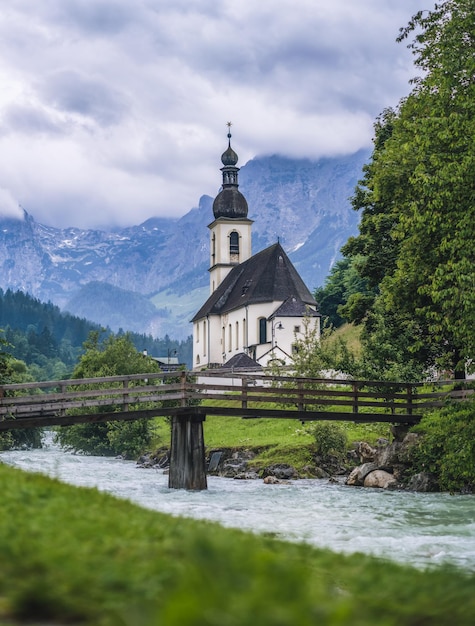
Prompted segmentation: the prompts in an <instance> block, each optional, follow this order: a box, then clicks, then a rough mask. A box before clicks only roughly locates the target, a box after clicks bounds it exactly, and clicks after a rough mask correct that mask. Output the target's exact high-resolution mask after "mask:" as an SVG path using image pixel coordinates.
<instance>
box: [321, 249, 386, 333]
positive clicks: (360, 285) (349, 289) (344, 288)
mask: <svg viewBox="0 0 475 626" xmlns="http://www.w3.org/2000/svg"><path fill="white" fill-rule="evenodd" d="M361 260H362V259H359V258H358V257H354V258H349V257H348V258H345V259H342V260H340V261H337V263H335V265H334V266H333V267H332V269H331V271H330V274H329V275H328V277H327V279H326V281H325V285H324V286H323V287H319V288H318V289H316V290H315V292H314V297H315V299H316V301H317V302H318V305H319V310H320V312H321V313H322V315H323V316H324V318H326V320H327V323H328V324H329V325H330V326H333V327H335V328H338V327H339V326H341V325H342V324H343V323H344V318H347V317H348V316H347V314H346V313H344V312H343V311H342V308H341V307H342V305H344V304H345V303H346V302H347V301H348V300H349V299H350V298H352V297H353V296H355V295H357V296H362V297H363V296H364V297H366V298H367V299H370V300H372V299H373V298H374V294H373V293H371V291H369V290H368V286H367V284H368V281H367V280H366V278H362V277H361V275H360V273H359V272H358V263H359V262H361ZM366 308H367V306H366ZM365 310H366V309H365Z"/></svg>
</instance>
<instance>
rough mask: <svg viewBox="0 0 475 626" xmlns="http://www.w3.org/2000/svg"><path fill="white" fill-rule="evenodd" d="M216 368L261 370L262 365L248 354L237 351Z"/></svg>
mask: <svg viewBox="0 0 475 626" xmlns="http://www.w3.org/2000/svg"><path fill="white" fill-rule="evenodd" d="M218 369H233V370H238V369H239V370H250V369H252V370H261V369H262V365H261V364H260V363H257V361H254V359H251V357H250V356H248V355H247V354H245V353H244V352H239V353H238V354H235V355H234V356H233V357H231V358H230V359H229V361H226V363H225V364H224V365H223V366H222V367H220V368H218Z"/></svg>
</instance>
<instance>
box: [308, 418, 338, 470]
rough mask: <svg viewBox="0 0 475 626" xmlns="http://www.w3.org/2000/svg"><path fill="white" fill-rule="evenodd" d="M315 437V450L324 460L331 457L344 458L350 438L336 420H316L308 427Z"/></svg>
mask: <svg viewBox="0 0 475 626" xmlns="http://www.w3.org/2000/svg"><path fill="white" fill-rule="evenodd" d="M308 431H309V433H310V434H311V435H312V436H313V437H314V438H315V451H316V453H317V455H318V456H319V457H321V459H322V460H323V461H328V460H330V459H331V457H337V458H339V459H342V458H343V457H344V455H345V453H346V448H347V445H348V440H347V436H346V432H345V430H344V429H343V428H342V427H341V426H340V425H339V424H336V423H335V422H314V423H313V424H312V425H311V426H309V427H308Z"/></svg>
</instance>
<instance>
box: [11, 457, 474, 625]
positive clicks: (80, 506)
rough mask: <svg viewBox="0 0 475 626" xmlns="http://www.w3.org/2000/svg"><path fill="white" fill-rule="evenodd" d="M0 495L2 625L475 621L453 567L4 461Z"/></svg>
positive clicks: (464, 582) (463, 581)
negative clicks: (320, 541) (254, 531)
mask: <svg viewBox="0 0 475 626" xmlns="http://www.w3.org/2000/svg"><path fill="white" fill-rule="evenodd" d="M0 492H1V494H2V515H1V516H0V624H2V625H4V626H6V625H7V624H8V625H10V624H18V623H27V622H28V621H30V623H34V624H69V623H75V624H94V625H95V626H112V625H113V626H116V625H117V626H119V625H120V626H156V625H158V624H164V625H166V626H175V625H176V626H187V625H194V626H206V625H209V626H213V625H216V626H218V625H219V626H247V625H249V626H251V625H252V626H255V625H256V624H259V626H267V625H269V626H271V625H272V626H278V625H281V626H287V625H288V626H294V625H299V626H305V625H306V624H308V625H312V626H313V625H314V624H326V625H329V626H337V625H338V626H350V625H351V626H371V625H373V624H374V625H377V626H392V625H394V626H396V625H397V626H406V625H407V626H416V625H419V624H424V626H430V625H434V626H435V625H437V626H443V625H445V624H447V625H450V626H452V624H457V626H464V625H467V626H468V625H469V624H470V625H471V624H472V623H473V622H474V620H475V596H474V594H473V585H474V582H475V581H474V578H473V576H472V577H469V576H468V575H464V574H462V573H460V572H455V571H449V570H437V571H428V572H420V571H417V570H413V569H411V568H406V567H401V566H398V565H394V564H389V563H386V562H383V561H377V560H372V559H370V558H368V557H364V556H360V555H357V556H352V557H344V556H340V555H335V554H332V553H330V552H327V551H321V550H314V549H312V548H309V547H308V546H303V545H294V544H286V543H284V542H280V541H276V540H273V539H271V538H266V537H261V536H254V535H251V534H246V533H243V532H240V531H235V530H229V529H224V528H221V527H219V526H218V525H216V524H211V523H204V522H198V521H191V520H185V519H179V518H178V519H177V518H172V517H169V516H167V515H163V514H159V513H155V512H151V511H146V510H142V509H140V508H139V507H137V506H134V505H132V504H130V503H128V502H126V501H120V500H117V499H115V498H112V497H111V496H107V495H105V494H101V493H99V492H97V491H95V490H91V489H84V488H75V487H70V486H67V485H63V484H60V483H58V482H57V481H54V480H51V479H48V478H46V477H43V476H39V475H34V474H26V473H23V472H20V471H18V470H14V469H12V468H9V467H6V466H3V465H0ZM271 531H272V529H269V532H271Z"/></svg>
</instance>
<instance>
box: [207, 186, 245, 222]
mask: <svg viewBox="0 0 475 626" xmlns="http://www.w3.org/2000/svg"><path fill="white" fill-rule="evenodd" d="M247 213H248V205H247V200H246V198H245V197H244V196H243V195H242V193H241V192H240V191H239V189H238V188H237V185H236V186H226V187H224V189H222V190H221V191H220V192H219V193H218V195H217V196H216V198H215V199H214V202H213V214H214V217H215V219H218V218H219V217H227V218H230V219H243V218H245V217H247Z"/></svg>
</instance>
